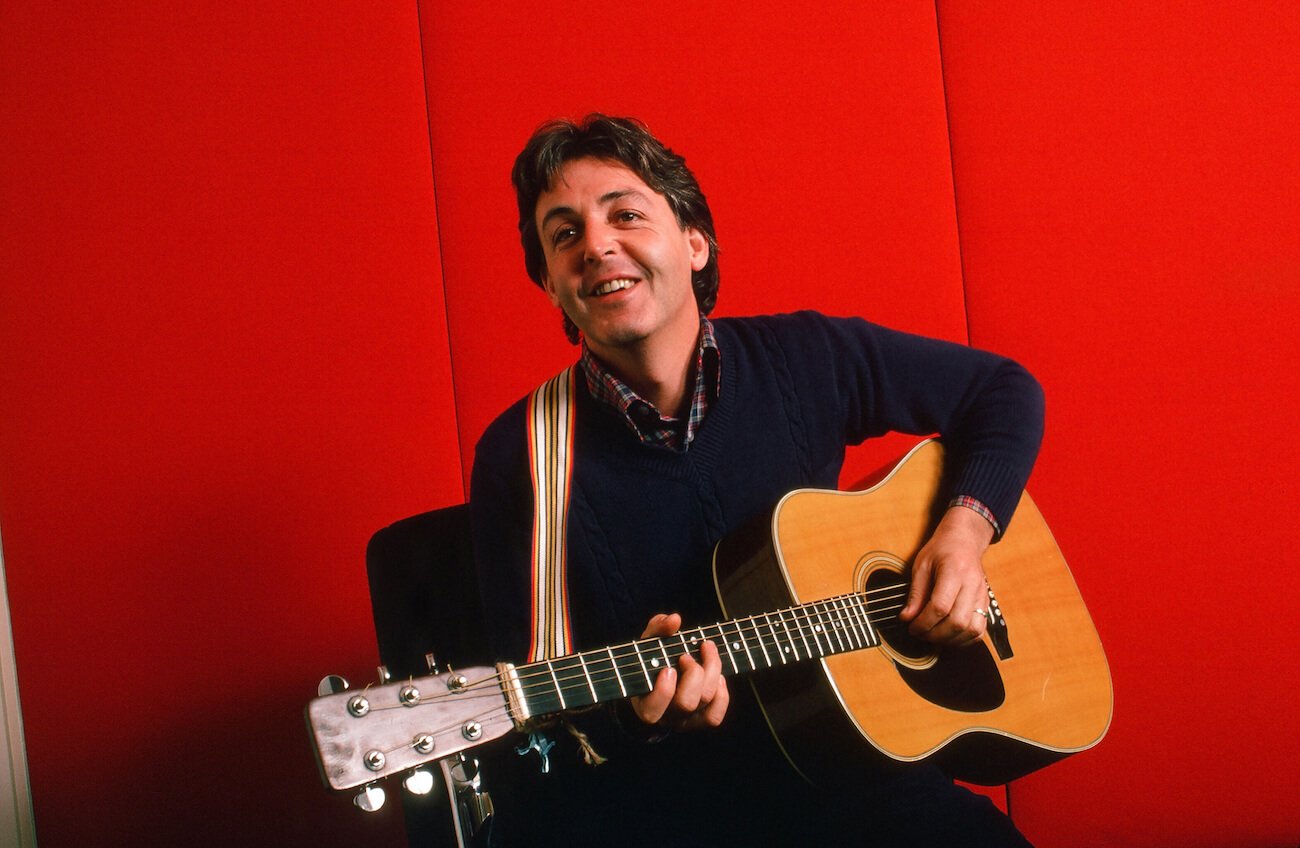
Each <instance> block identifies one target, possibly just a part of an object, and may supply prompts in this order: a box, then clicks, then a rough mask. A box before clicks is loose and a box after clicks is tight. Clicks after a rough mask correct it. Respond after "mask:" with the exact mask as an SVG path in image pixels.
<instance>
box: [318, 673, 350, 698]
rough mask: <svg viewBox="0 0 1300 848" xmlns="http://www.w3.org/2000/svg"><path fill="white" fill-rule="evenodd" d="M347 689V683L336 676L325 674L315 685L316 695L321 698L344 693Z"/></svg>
mask: <svg viewBox="0 0 1300 848" xmlns="http://www.w3.org/2000/svg"><path fill="white" fill-rule="evenodd" d="M347 688H348V682H347V681H346V680H344V679H343V678H342V677H339V676H338V675H337V674H327V675H325V676H324V677H322V678H321V679H320V683H318V684H317V685H316V694H317V695H320V696H321V697H322V698H323V697H325V696H326V695H335V694H338V693H339V692H345V691H347Z"/></svg>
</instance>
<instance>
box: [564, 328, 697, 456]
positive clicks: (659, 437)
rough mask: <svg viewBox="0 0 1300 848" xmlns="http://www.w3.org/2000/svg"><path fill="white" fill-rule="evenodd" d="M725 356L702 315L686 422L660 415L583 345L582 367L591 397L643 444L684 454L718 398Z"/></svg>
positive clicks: (652, 405) (580, 362)
mask: <svg viewBox="0 0 1300 848" xmlns="http://www.w3.org/2000/svg"><path fill="white" fill-rule="evenodd" d="M721 359H722V353H721V351H719V350H718V343H717V341H715V340H714V338H713V325H712V324H711V323H709V319H707V318H705V317H704V316H703V315H701V316H700V344H699V347H698V348H697V349H696V352H695V385H694V386H693V387H692V391H691V407H690V412H689V413H688V414H687V416H686V418H685V420H683V419H681V418H674V417H672V416H667V415H664V414H663V413H661V412H660V411H659V410H658V409H656V408H655V406H654V404H652V403H650V402H649V401H647V400H645V399H644V398H642V397H641V396H640V395H638V394H637V393H636V392H634V391H633V390H632V388H631V387H630V386H628V385H627V384H626V383H624V382H623V381H622V380H620V379H619V378H617V377H615V376H614V375H613V374H611V373H609V370H608V369H606V368H605V365H604V363H602V362H601V361H600V360H598V359H597V358H596V357H595V355H593V354H592V352H591V350H590V349H589V348H588V347H587V345H586V343H585V342H584V343H583V345H582V358H581V359H580V360H579V364H580V365H581V367H582V374H583V376H584V377H585V378H586V380H587V389H588V391H590V392H591V396H592V397H594V398H595V399H596V400H598V401H600V402H601V403H604V404H606V405H607V406H609V407H610V408H611V409H613V410H614V411H615V412H617V413H618V415H619V417H620V418H622V419H623V421H624V423H626V424H627V426H628V427H629V428H631V430H632V432H633V433H634V434H636V437H637V438H638V439H640V440H641V442H642V443H643V444H646V445H652V446H655V447H661V448H667V449H668V450H673V451H677V452H679V453H682V452H684V451H685V450H686V449H687V448H688V447H689V446H690V444H691V441H692V440H693V439H694V438H695V433H696V431H698V430H699V429H700V424H701V423H703V421H704V416H705V415H707V414H708V411H709V405H710V404H711V403H713V401H714V400H716V399H717V397H718V390H719V387H720V386H721V380H722V368H721Z"/></svg>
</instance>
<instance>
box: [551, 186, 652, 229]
mask: <svg viewBox="0 0 1300 848" xmlns="http://www.w3.org/2000/svg"><path fill="white" fill-rule="evenodd" d="M624 197H631V198H636V199H640V200H645V199H646V196H645V192H642V191H640V190H638V189H635V188H616V189H614V190H613V191H607V192H605V193H604V194H602V195H601V196H600V197H599V198H597V202H598V203H599V204H600V205H601V206H608V205H609V204H610V203H613V202H614V201H615V200H620V199H622V198H624ZM571 214H573V207H572V206H555V207H553V208H551V209H548V210H547V211H546V214H545V215H543V216H542V223H541V224H540V225H539V226H538V228H537V229H538V230H541V231H544V230H545V229H546V225H547V224H548V223H549V222H550V220H551V219H552V218H555V217H558V216H560V215H571Z"/></svg>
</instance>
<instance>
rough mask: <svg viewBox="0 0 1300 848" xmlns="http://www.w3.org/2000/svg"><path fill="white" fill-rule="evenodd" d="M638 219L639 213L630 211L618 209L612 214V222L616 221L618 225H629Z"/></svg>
mask: <svg viewBox="0 0 1300 848" xmlns="http://www.w3.org/2000/svg"><path fill="white" fill-rule="evenodd" d="M640 217H641V213H639V212H636V211H635V210H632V209H620V210H618V211H617V212H615V213H614V220H615V221H618V222H619V223H620V224H630V223H631V222H633V221H636V220H638V219H639V218H640Z"/></svg>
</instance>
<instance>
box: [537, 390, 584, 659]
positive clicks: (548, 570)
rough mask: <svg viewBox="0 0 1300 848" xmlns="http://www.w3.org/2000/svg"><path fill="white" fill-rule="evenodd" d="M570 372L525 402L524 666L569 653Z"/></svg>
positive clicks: (572, 406)
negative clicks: (529, 483) (528, 502)
mask: <svg viewBox="0 0 1300 848" xmlns="http://www.w3.org/2000/svg"><path fill="white" fill-rule="evenodd" d="M576 371H577V366H576V365H573V366H570V367H568V368H566V369H564V370H563V371H561V372H560V373H559V374H556V375H555V376H554V377H552V378H551V379H550V380H547V381H546V382H545V383H543V384H542V385H541V386H539V387H537V389H536V390H534V391H533V394H532V396H531V397H530V398H529V401H528V458H529V462H530V466H531V471H532V478H533V504H534V506H533V596H532V608H533V609H532V612H533V626H532V641H531V645H530V647H529V649H528V661H529V662H538V661H539V660H545V659H552V658H554V657H562V656H564V655H566V654H568V653H569V645H570V628H569V590H568V575H567V573H566V572H567V568H566V566H567V553H568V552H567V531H566V527H567V526H568V516H569V481H570V478H571V477H572V472H573V415H574V385H573V381H574V378H575V374H576Z"/></svg>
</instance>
